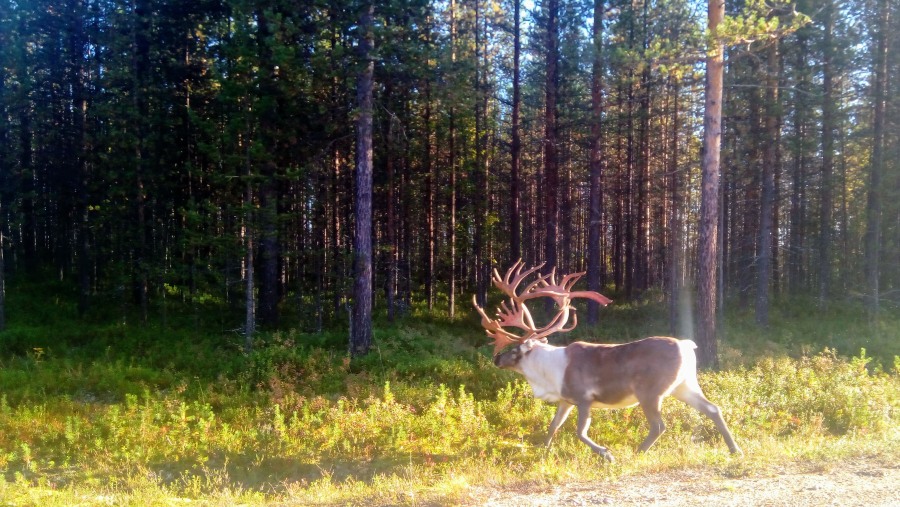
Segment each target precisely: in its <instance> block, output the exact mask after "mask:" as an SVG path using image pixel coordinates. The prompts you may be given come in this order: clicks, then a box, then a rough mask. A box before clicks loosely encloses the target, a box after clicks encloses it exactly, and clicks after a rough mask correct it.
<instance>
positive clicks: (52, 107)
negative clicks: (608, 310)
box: [0, 0, 900, 334]
mask: <svg viewBox="0 0 900 507" xmlns="http://www.w3.org/2000/svg"><path fill="white" fill-rule="evenodd" d="M365 9H366V6H365V5H363V4H362V3H359V4H358V3H357V2H340V1H335V0H312V1H307V0H269V1H262V0H260V1H251V0H197V1H190V2H180V1H167V0H70V1H46V0H21V1H10V0H2V1H0V217H2V218H0V234H2V248H0V254H2V258H0V259H2V260H0V262H2V264H0V273H2V275H0V276H2V279H0V283H4V282H9V283H7V286H8V287H16V286H19V285H21V284H24V283H25V281H27V280H36V279H53V280H60V281H62V282H63V286H65V287H69V288H70V289H71V292H72V293H73V294H77V301H78V303H77V304H78V311H79V312H80V313H81V314H82V315H83V316H84V317H85V318H90V317H92V316H108V315H109V314H110V313H112V314H115V315H116V316H118V317H121V318H123V319H126V320H127V319H130V320H131V321H134V322H142V321H147V320H148V319H157V320H162V321H165V319H166V318H168V316H169V313H168V312H175V311H178V312H183V313H186V314H193V315H195V317H196V318H210V317H209V316H210V315H212V314H211V313H210V312H209V309H211V308H214V309H217V310H218V312H217V313H215V315H217V317H216V318H217V319H219V322H221V325H222V327H223V329H234V328H239V329H241V330H243V331H244V332H247V331H248V330H249V331H252V330H253V329H254V327H255V326H256V324H257V323H258V324H259V326H260V328H262V329H276V328H278V327H279V326H287V325H290V326H296V327H302V328H305V329H309V330H317V329H323V328H324V327H327V326H334V325H346V322H347V320H348V316H349V313H348V312H349V308H351V307H352V305H353V280H354V273H353V265H354V256H355V254H356V253H358V252H356V251H355V250H354V248H353V234H354V230H355V229H356V227H357V226H358V224H357V223H356V216H357V215H356V211H357V209H356V205H357V199H356V195H357V194H356V190H357V188H356V179H355V176H356V167H357V165H356V155H357V154H356V149H357V148H356V146H357V144H356V140H357V139H356V136H357V132H356V120H357V116H358V114H359V108H358V103H357V81H358V77H359V75H360V74H361V73H362V72H364V69H365V63H366V60H365V59H364V58H362V57H361V56H360V52H359V51H358V50H359V46H360V40H361V39H363V38H364V37H363V34H361V33H360V19H361V16H362V15H363V12H364V10H365ZM726 9H727V14H728V16H729V17H728V18H727V20H726V21H727V29H723V32H722V33H723V34H724V35H722V36H723V37H727V41H726V44H727V45H726V53H725V81H724V111H723V120H722V122H723V136H722V142H721V150H722V151H721V191H720V194H719V201H720V207H719V210H720V220H719V232H718V234H719V236H718V238H719V239H718V241H719V245H720V248H719V253H718V255H719V256H720V262H719V280H720V283H719V292H720V298H721V299H722V300H723V301H725V300H727V301H729V302H734V303H735V304H737V305H740V306H745V307H747V308H753V309H754V311H755V312H756V318H757V320H758V322H760V323H761V324H765V323H766V322H767V318H768V317H767V312H768V308H769V305H770V304H772V303H771V301H777V299H775V298H777V297H780V296H782V295H801V296H807V297H810V296H811V297H813V298H815V299H816V300H818V302H819V304H820V305H821V306H823V307H826V308H827V306H828V305H830V304H834V303H842V302H845V301H847V300H851V299H852V300H857V301H862V302H864V303H865V304H866V305H867V306H868V307H869V308H870V309H871V310H872V312H873V313H874V312H877V311H878V309H879V308H880V307H884V306H895V305H896V304H897V303H900V293H898V288H900V171H898V169H900V167H898V164H900V121H898V118H900V114H898V108H900V93H898V92H897V82H898V78H900V58H898V54H900V5H898V4H897V3H896V2H893V1H888V0H821V1H819V0H799V1H797V2H795V3H793V4H790V5H782V4H780V3H778V4H777V5H776V4H775V3H773V2H761V1H758V0H757V1H751V0H747V1H746V2H741V1H729V2H727V4H726ZM706 22H707V12H706V4H705V3H703V4H699V3H698V2H693V1H687V0H683V1H682V0H672V1H661V0H658V1H654V0H645V1H640V0H634V1H620V0H611V1H608V2H596V3H591V2H586V1H582V0H544V1H539V2H535V3H530V2H522V1H521V0H449V1H425V0H404V1H388V2H380V3H378V4H377V5H375V6H374V17H373V23H372V27H373V30H372V34H373V42H374V45H373V47H374V49H373V51H372V52H371V53H370V56H371V58H372V60H373V61H374V76H373V77H374V79H373V83H374V88H373V96H374V102H373V108H372V111H373V128H372V144H373V199H372V203H373V218H372V237H373V241H374V243H373V252H372V254H373V261H374V264H373V278H372V279H373V287H374V289H373V295H374V302H375V312H376V314H377V315H384V316H386V317H387V318H389V319H394V318H397V317H398V316H401V315H403V314H406V313H409V312H412V311H416V312H423V313H424V312H433V313H435V314H444V315H449V316H450V317H454V316H458V315H460V314H461V313H462V312H466V314H468V312H469V306H468V305H469V301H468V300H469V298H470V297H471V295H472V294H477V295H478V298H479V299H480V300H482V301H483V300H484V299H485V295H486V294H487V292H488V287H489V279H488V269H489V268H490V267H493V266H497V267H498V268H500V269H501V271H503V270H505V269H506V267H507V266H509V265H511V263H512V262H514V261H515V260H516V259H517V258H519V257H521V258H523V259H525V261H526V262H527V263H529V264H534V263H537V262H541V261H547V262H548V265H549V266H556V267H557V269H558V270H560V271H562V272H573V271H585V270H588V269H589V268H590V267H591V266H588V260H589V259H590V258H594V259H597V264H596V265H595V266H594V267H593V269H592V273H591V274H590V276H591V277H592V280H594V283H599V285H596V287H602V291H603V292H605V293H608V294H610V295H611V296H612V297H614V298H615V299H617V300H629V299H634V298H639V297H642V296H643V295H647V294H664V295H665V296H666V297H667V300H668V301H669V302H670V303H671V304H670V308H671V312H672V313H671V321H672V323H671V326H672V332H673V333H682V334H683V332H684V329H685V328H686V326H687V325H688V324H686V323H685V322H684V313H683V312H681V311H680V310H679V308H681V307H682V304H681V303H679V300H681V301H682V302H689V301H690V294H691V291H692V287H693V285H694V280H695V274H696V271H697V268H698V265H697V258H698V255H697V248H698V221H699V214H700V173H701V167H700V162H701V139H702V130H703V129H702V126H703V112H704V103H703V97H704V77H705V68H704V66H703V63H704V60H705V56H706V49H705V48H706V47H707V39H708V36H707V34H705V32H704V30H705V27H706ZM592 188H594V189H595V192H594V193H592V192H591V189H592ZM598 189H599V192H598V191H597V190H598ZM592 207H593V209H594V210H596V214H595V215H594V216H595V219H593V220H592V213H591V210H592ZM596 217H599V220H597V219H596ZM592 224H593V227H592ZM49 296H51V295H50V294H48V297H49ZM73 301H74V298H73ZM685 304H687V303H685ZM3 309H4V305H3V300H2V299H0V327H2V325H3V322H4V319H3V312H2V310H3ZM222 310H224V311H222Z"/></svg>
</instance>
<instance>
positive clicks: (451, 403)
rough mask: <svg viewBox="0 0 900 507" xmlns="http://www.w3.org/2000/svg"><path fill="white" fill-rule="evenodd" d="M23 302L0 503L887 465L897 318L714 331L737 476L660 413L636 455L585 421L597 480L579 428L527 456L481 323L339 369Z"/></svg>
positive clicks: (411, 326)
mask: <svg viewBox="0 0 900 507" xmlns="http://www.w3.org/2000/svg"><path fill="white" fill-rule="evenodd" d="M35 292H41V291H35ZM18 294H19V295H17V293H16V292H15V291H10V300H9V304H10V307H9V310H8V313H9V315H10V316H11V323H10V324H11V325H10V328H9V329H8V330H7V331H5V332H4V333H2V334H0V470H2V472H3V473H4V476H5V479H6V480H5V481H0V504H3V505H41V506H48V507H49V506H54V505H60V506H62V505H75V504H81V505H176V504H177V505H181V504H184V505H234V504H245V505H266V504H278V505H354V504H358V505H377V504H390V505H397V504H400V505H422V504H426V505H428V504H439V505H443V504H456V503H466V502H469V501H471V498H469V495H470V491H471V490H472V488H473V487H476V486H477V487H501V488H502V487H512V486H516V487H528V488H542V487H545V486H549V485H553V484H557V483H559V482H565V481H570V480H603V479H613V478H615V477H619V476H623V475H631V474H641V473H647V472H653V471H659V470H667V469H673V468H690V467H705V468H713V469H715V470H718V471H719V473H721V474H722V475H723V476H725V477H741V476H745V475H749V474H753V473H755V472H756V471H759V470H765V469H766V468H767V467H770V466H772V465H773V464H776V463H779V462H784V461H811V462H822V463H830V462H834V461H838V460H841V459H846V458H849V457H854V456H861V455H877V456H883V457H888V458H891V459H897V458H900V373H898V369H900V360H898V359H897V358H896V356H897V355H900V339H898V338H900V336H898V335H900V315H892V314H884V315H883V316H882V318H881V321H880V322H879V323H877V324H872V323H871V322H869V320H868V319H867V318H866V316H865V313H864V312H863V311H862V309H861V308H859V307H856V308H853V307H841V308H833V309H828V310H827V311H823V310H821V309H818V308H816V307H815V306H814V305H812V304H811V303H809V302H806V301H803V300H800V299H795V300H791V301H784V302H781V303H780V304H778V305H775V306H774V307H773V309H774V311H773V318H772V325H771V327H770V328H769V329H766V330H760V329H759V328H757V327H756V326H755V325H754V324H752V315H749V314H747V313H746V312H743V311H740V310H734V311H730V312H729V313H728V314H727V324H726V332H725V336H726V340H725V341H724V342H723V343H722V345H721V352H722V354H721V355H722V360H723V369H722V370H721V371H719V372H703V373H702V374H701V384H702V385H703V387H704V390H705V391H706V393H707V395H708V397H709V398H710V399H712V400H713V401H714V402H716V403H718V404H719V405H720V407H722V409H723V411H724V414H725V418H726V420H727V421H728V422H729V424H730V426H731V428H732V430H733V433H734V435H735V438H736V439H737V440H738V442H739V443H740V445H741V446H742V447H743V449H744V451H745V453H746V456H745V457H744V458H734V457H732V456H730V455H729V454H728V452H727V449H726V447H725V445H724V443H723V442H722V441H721V438H720V437H719V435H718V434H717V433H716V432H715V429H714V428H713V426H712V424H711V423H710V422H709V421H707V420H704V419H702V417H701V416H700V415H699V414H697V413H696V412H694V411H692V410H690V409H688V408H687V407H686V406H684V405H683V404H681V403H679V402H677V401H673V400H667V401H666V402H665V404H664V414H665V417H666V421H667V424H668V426H669V431H668V432H667V433H666V434H665V435H663V437H662V438H661V439H660V441H659V442H658V443H657V444H656V446H654V448H653V449H652V450H651V451H650V452H649V453H646V454H643V455H636V454H635V453H634V451H633V449H635V447H636V446H637V445H638V443H639V442H640V441H641V439H642V438H643V436H644V434H645V433H646V422H645V421H644V418H643V415H642V414H641V413H640V410H639V409H624V410H618V411H609V412H602V413H601V412H600V411H597V413H596V414H595V417H594V422H593V425H592V429H591V435H592V437H593V438H594V439H595V440H597V441H599V442H603V443H605V444H608V445H609V447H610V448H611V450H612V452H613V453H614V455H616V457H617V458H618V461H617V463H616V464H613V465H603V464H602V463H601V461H600V460H599V459H598V458H597V457H596V456H595V455H593V454H591V453H590V452H589V450H588V449H587V447H586V446H584V445H583V444H581V443H580V442H579V441H577V439H576V438H575V436H574V420H570V421H569V422H567V423H566V425H565V426H564V427H563V429H562V430H561V431H560V435H559V438H558V440H557V442H556V443H555V444H554V447H553V448H551V449H549V450H546V449H543V448H542V447H541V446H540V445H539V444H540V442H541V441H542V439H543V437H544V433H545V431H546V427H547V425H548V424H549V421H550V419H551V418H552V415H553V407H552V406H549V405H547V404H544V403H542V402H540V401H536V400H535V399H534V398H532V397H531V395H530V388H529V387H528V386H527V384H525V383H524V382H522V381H521V380H520V379H519V378H517V377H516V376H515V375H514V374H511V373H509V372H504V371H500V370H498V369H497V368H495V367H494V366H493V365H492V364H491V363H490V360H489V357H488V348H487V347H485V346H483V345H484V343H483V340H482V338H481V336H482V333H481V331H479V329H480V328H479V327H478V323H477V321H476V319H475V318H474V316H467V317H465V318H464V319H462V320H461V321H458V322H447V321H442V320H441V319H435V318H412V317H411V318H407V319H406V320H404V321H400V322H398V323H394V324H380V325H379V326H378V327H377V328H376V331H375V338H376V348H375V350H374V351H373V353H372V354H370V355H369V356H368V357H366V358H364V359H362V360H360V361H349V360H348V358H347V357H346V355H345V353H344V351H343V350H344V348H345V346H344V343H343V342H344V339H345V338H344V337H345V336H346V335H345V332H344V331H340V330H336V331H329V332H324V333H319V334H306V333H300V332H297V331H282V332H277V333H269V334H265V335H263V336H261V337H260V339H259V341H258V346H257V348H256V350H255V351H254V352H253V353H250V354H245V353H243V352H242V350H241V339H240V337H238V336H236V335H234V334H233V333H231V332H229V331H223V330H215V329H214V328H215V326H209V325H207V326H202V327H199V328H198V327H194V326H192V325H191V322H192V320H191V318H190V316H186V317H184V319H183V320H179V316H178V315H177V314H176V313H175V312H174V311H173V312H170V315H169V319H168V325H167V326H162V325H160V324H159V323H152V324H150V325H148V326H133V325H127V324H124V325H123V324H122V322H121V320H120V319H116V320H114V321H109V320H103V319H95V320H94V321H92V322H90V323H88V324H85V323H83V322H81V321H78V320H77V319H75V317H74V313H73V312H74V310H73V309H72V305H71V302H69V301H68V300H66V299H65V298H63V299H62V300H60V301H57V302H55V303H53V304H50V305H46V306H51V307H52V306H53V305H54V304H55V305H57V306H58V307H59V308H58V311H57V312H54V311H53V308H49V309H48V308H46V306H44V307H42V306H40V305H37V304H35V303H34V301H33V300H32V299H31V297H30V296H28V292H27V291H22V292H20V293H18ZM29 312H43V314H44V315H43V316H35V315H33V314H32V313H29ZM112 313H115V312H112ZM51 316H52V317H51ZM663 316H664V309H663V306H662V305H661V304H660V302H658V301H653V300H647V301H645V302H643V303H641V304H633V305H616V306H615V307H612V308H610V309H608V310H607V311H606V313H605V320H604V322H603V325H602V326H601V327H599V328H597V329H595V330H590V329H587V328H584V329H579V330H578V331H576V333H578V334H576V337H577V338H579V339H584V338H587V337H588V336H590V335H593V336H596V337H598V338H599V339H601V340H604V341H626V340H629V339H635V338H639V337H641V336H646V335H650V334H666V329H667V326H666V324H665V320H664V317H663ZM211 320H215V319H212V318H211ZM863 349H865V350H863ZM571 419H574V418H571Z"/></svg>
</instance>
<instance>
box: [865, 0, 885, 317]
mask: <svg viewBox="0 0 900 507" xmlns="http://www.w3.org/2000/svg"><path fill="white" fill-rule="evenodd" d="M878 13H879V14H878V21H879V25H878V30H877V32H876V35H875V40H874V41H873V42H874V44H875V48H874V49H875V51H874V54H873V60H874V66H875V69H874V74H875V83H874V90H873V93H872V95H873V96H872V101H873V102H874V106H875V107H874V109H875V110H874V115H873V122H872V133H873V139H872V162H871V166H870V169H869V188H868V192H867V200H866V233H865V270H866V282H867V285H868V287H867V288H868V290H869V294H870V296H869V305H868V306H869V311H870V312H871V313H872V314H873V315H877V314H878V311H879V307H880V294H879V292H880V288H879V277H880V271H881V267H880V257H881V213H882V211H881V184H882V183H881V180H882V173H883V171H884V120H885V119H884V116H885V114H884V113H885V99H886V98H885V91H886V90H887V80H888V77H887V31H888V27H889V26H890V23H889V21H890V9H889V7H888V0H880V1H879V2H878Z"/></svg>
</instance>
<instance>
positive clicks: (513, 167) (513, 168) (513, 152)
mask: <svg viewBox="0 0 900 507" xmlns="http://www.w3.org/2000/svg"><path fill="white" fill-rule="evenodd" d="M521 8H522V0H513V103H512V120H511V121H512V134H511V140H510V156H511V161H510V176H509V178H510V181H509V221H510V224H509V228H510V243H511V244H510V257H511V259H509V261H510V263H512V262H515V261H516V260H518V259H521V258H522V224H521V221H522V219H521V217H520V210H519V192H520V190H519V170H520V169H519V166H520V164H521V159H522V139H521V134H520V132H519V130H520V126H519V115H520V110H521V106H522V90H521V82H520V81H521V75H520V71H519V65H520V60H521V56H522V41H521V35H522V34H521V31H522V30H521V19H520V18H521Z"/></svg>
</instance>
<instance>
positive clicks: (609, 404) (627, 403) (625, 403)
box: [591, 396, 638, 408]
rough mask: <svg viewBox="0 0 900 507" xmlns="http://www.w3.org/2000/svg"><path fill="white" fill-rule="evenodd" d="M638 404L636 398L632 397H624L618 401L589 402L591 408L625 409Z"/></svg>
mask: <svg viewBox="0 0 900 507" xmlns="http://www.w3.org/2000/svg"><path fill="white" fill-rule="evenodd" d="M637 404H638V400H637V398H635V397H634V396H626V397H625V398H622V399H621V400H618V401H611V400H609V401H607V400H594V401H593V402H591V408H625V407H633V406H635V405H637Z"/></svg>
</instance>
